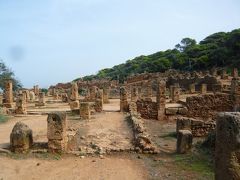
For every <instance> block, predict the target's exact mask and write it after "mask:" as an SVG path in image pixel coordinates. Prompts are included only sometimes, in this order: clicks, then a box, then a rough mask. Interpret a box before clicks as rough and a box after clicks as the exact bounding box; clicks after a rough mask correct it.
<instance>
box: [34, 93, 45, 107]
mask: <svg viewBox="0 0 240 180" xmlns="http://www.w3.org/2000/svg"><path fill="white" fill-rule="evenodd" d="M45 103H46V101H45V93H44V92H40V93H39V97H38V103H36V106H45Z"/></svg>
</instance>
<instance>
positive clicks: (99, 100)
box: [94, 88, 103, 112]
mask: <svg viewBox="0 0 240 180" xmlns="http://www.w3.org/2000/svg"><path fill="white" fill-rule="evenodd" d="M94 108H95V111H96V112H102V110H103V90H102V89H98V88H97V90H96V94H95V105H94Z"/></svg>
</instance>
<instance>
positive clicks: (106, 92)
mask: <svg viewBox="0 0 240 180" xmlns="http://www.w3.org/2000/svg"><path fill="white" fill-rule="evenodd" d="M108 96H109V87H104V88H103V103H104V104H108V103H109V98H108Z"/></svg>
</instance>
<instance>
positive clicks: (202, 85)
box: [200, 84, 207, 94]
mask: <svg viewBox="0 0 240 180" xmlns="http://www.w3.org/2000/svg"><path fill="white" fill-rule="evenodd" d="M200 93H201V94H206V93H207V84H201V89H200Z"/></svg>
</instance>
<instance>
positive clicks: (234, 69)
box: [232, 68, 238, 78]
mask: <svg viewBox="0 0 240 180" xmlns="http://www.w3.org/2000/svg"><path fill="white" fill-rule="evenodd" d="M232 77H233V78H238V69H237V68H233V70H232Z"/></svg>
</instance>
